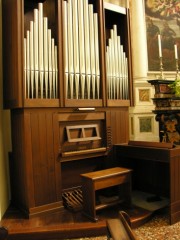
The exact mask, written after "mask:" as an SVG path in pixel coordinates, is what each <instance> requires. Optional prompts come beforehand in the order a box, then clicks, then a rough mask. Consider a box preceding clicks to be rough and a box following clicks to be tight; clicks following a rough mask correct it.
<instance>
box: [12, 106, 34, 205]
mask: <svg viewBox="0 0 180 240" xmlns="http://www.w3.org/2000/svg"><path fill="white" fill-rule="evenodd" d="M22 113H23V111H16V112H15V111H12V112H11V128H12V158H11V159H10V162H11V163H10V166H11V176H10V178H11V185H12V186H11V191H12V202H13V203H15V205H18V206H21V205H22V206H23V207H24V208H27V207H28V204H29V202H28V198H27V181H26V179H27V178H26V176H27V173H26V162H25V161H24V159H25V156H24V149H25V141H24V129H23V128H22V127H21V126H23V124H24V123H23V115H22ZM30 158H31V155H30V156H29V159H30ZM30 167H31V165H30V164H29V168H30ZM30 178H31V176H30ZM17 188H18V191H17ZM32 197H33V193H32ZM30 204H32V202H31V201H30Z"/></svg>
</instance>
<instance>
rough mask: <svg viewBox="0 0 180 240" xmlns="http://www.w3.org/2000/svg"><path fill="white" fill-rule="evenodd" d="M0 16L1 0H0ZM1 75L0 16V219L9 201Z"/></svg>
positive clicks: (7, 130) (7, 123)
mask: <svg viewBox="0 0 180 240" xmlns="http://www.w3.org/2000/svg"><path fill="white" fill-rule="evenodd" d="M0 16H2V0H0ZM2 75H3V73H2V18H1V17H0V220H1V218H2V216H3V215H4V213H5V211H6V209H7V207H8V205H9V202H10V194H9V192H10V191H9V170H8V169H9V166H8V152H9V151H11V140H10V139H11V136H10V120H9V119H10V114H9V111H7V110H6V111H5V110H3V97H2V96H3V90H2V86H3V85H2Z"/></svg>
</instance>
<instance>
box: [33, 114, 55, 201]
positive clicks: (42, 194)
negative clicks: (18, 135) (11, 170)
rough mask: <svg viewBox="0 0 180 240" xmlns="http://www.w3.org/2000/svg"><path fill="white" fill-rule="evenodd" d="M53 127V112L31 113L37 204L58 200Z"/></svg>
mask: <svg viewBox="0 0 180 240" xmlns="http://www.w3.org/2000/svg"><path fill="white" fill-rule="evenodd" d="M52 129H53V119H52V115H51V114H49V113H48V112H41V113H32V114H31V135H32V143H33V145H32V153H33V174H34V184H35V185H34V191H35V201H36V205H42V204H46V203H50V202H54V201H56V188H55V186H56V182H55V169H54V152H53V151H54V149H53V131H52ZM59 194H60V193H59Z"/></svg>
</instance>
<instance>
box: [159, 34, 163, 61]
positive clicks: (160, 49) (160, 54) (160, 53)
mask: <svg viewBox="0 0 180 240" xmlns="http://www.w3.org/2000/svg"><path fill="white" fill-rule="evenodd" d="M158 46H159V57H160V58H161V57H162V48H161V35H160V34H158Z"/></svg>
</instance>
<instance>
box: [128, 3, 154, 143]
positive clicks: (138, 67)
mask: <svg viewBox="0 0 180 240" xmlns="http://www.w3.org/2000/svg"><path fill="white" fill-rule="evenodd" d="M130 13H131V14H130V15H131V38H132V64H133V83H134V97H135V106H134V107H132V108H130V115H129V117H130V119H129V120H130V138H131V140H137V141H155V142H156V141H159V128H158V123H157V122H156V121H155V114H153V113H152V110H153V109H154V104H153V102H152V98H153V97H154V87H152V86H151V85H150V84H149V83H148V82H147V80H148V79H154V75H151V76H150V75H149V73H148V60H147V43H146V26H145V12H144V0H138V1H134V0H131V1H130Z"/></svg>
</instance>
